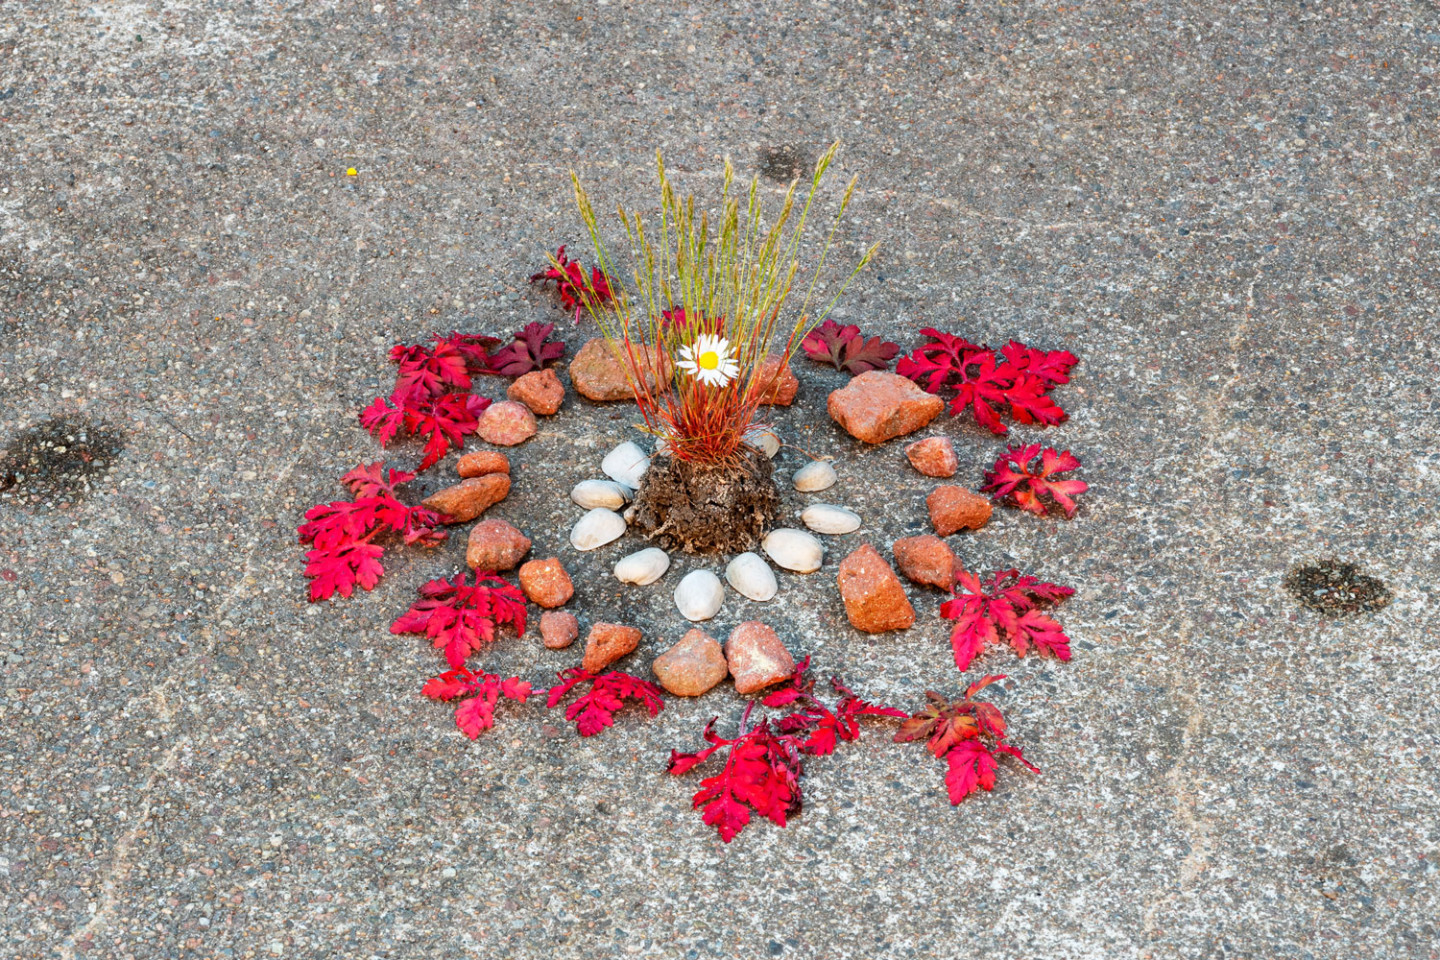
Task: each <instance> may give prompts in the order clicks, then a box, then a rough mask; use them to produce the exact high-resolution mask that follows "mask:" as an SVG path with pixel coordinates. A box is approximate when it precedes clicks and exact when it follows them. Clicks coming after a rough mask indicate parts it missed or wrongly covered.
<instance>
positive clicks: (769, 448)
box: [745, 427, 780, 460]
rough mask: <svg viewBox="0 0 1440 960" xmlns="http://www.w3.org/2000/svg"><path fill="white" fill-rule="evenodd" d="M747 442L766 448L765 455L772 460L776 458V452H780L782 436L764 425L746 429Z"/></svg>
mask: <svg viewBox="0 0 1440 960" xmlns="http://www.w3.org/2000/svg"><path fill="white" fill-rule="evenodd" d="M745 442H746V443H748V444H750V446H752V447H758V448H760V449H761V450H764V451H765V456H766V457H767V458H768V459H771V460H774V459H775V454H777V453H779V452H780V438H779V437H777V436H776V435H775V431H774V430H770V429H767V428H764V427H752V428H751V429H750V430H748V431H746V433H745Z"/></svg>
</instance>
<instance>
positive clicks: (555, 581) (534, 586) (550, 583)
mask: <svg viewBox="0 0 1440 960" xmlns="http://www.w3.org/2000/svg"><path fill="white" fill-rule="evenodd" d="M519 577H520V589H521V590H524V591H525V596H527V597H529V598H530V602H531V603H533V604H535V605H536V606H540V607H558V606H562V605H563V604H564V603H565V601H567V600H569V599H570V598H571V597H573V596H575V585H574V584H573V583H571V582H570V574H568V573H566V572H565V568H564V567H563V566H561V565H560V559H559V558H558V557H551V558H550V559H549V560H529V561H526V562H525V563H523V564H521V565H520V573H519Z"/></svg>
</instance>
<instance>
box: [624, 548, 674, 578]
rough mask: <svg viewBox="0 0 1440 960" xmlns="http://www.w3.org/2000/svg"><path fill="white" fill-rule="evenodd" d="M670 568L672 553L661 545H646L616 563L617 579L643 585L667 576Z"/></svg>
mask: <svg viewBox="0 0 1440 960" xmlns="http://www.w3.org/2000/svg"><path fill="white" fill-rule="evenodd" d="M669 569H670V554H668V553H666V552H665V551H664V550H661V549H660V548H659V547H646V548H645V549H644V550H637V551H636V552H634V553H632V554H630V555H629V556H626V557H621V558H620V561H619V562H618V563H616V564H615V579H617V580H619V581H620V582H621V583H633V584H635V585H637V586H641V587H643V586H645V584H647V583H654V582H655V581H656V580H659V579H660V578H661V577H663V576H665V571H666V570H669Z"/></svg>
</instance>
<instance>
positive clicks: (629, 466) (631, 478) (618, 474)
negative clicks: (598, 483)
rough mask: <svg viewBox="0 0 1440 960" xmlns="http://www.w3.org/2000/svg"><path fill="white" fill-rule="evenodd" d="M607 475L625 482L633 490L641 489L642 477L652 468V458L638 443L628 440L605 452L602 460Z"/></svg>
mask: <svg viewBox="0 0 1440 960" xmlns="http://www.w3.org/2000/svg"><path fill="white" fill-rule="evenodd" d="M600 469H601V470H603V471H605V476H607V477H609V478H610V479H611V480H614V481H615V482H616V483H623V484H625V486H627V487H629V488H630V489H632V490H639V489H640V478H641V477H643V476H645V471H646V470H648V469H650V458H649V457H647V456H645V451H644V450H641V449H640V448H639V447H638V446H637V445H635V444H633V443H631V442H630V441H629V440H626V441H625V442H624V443H622V444H620V446H618V447H616V448H615V449H614V450H611V451H610V452H609V453H607V454H605V459H604V460H601V461H600Z"/></svg>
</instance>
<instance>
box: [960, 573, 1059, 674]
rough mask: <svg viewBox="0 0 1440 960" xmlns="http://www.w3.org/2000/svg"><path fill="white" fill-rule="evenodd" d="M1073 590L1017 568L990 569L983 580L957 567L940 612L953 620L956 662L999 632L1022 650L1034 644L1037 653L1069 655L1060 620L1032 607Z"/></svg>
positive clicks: (963, 662)
mask: <svg viewBox="0 0 1440 960" xmlns="http://www.w3.org/2000/svg"><path fill="white" fill-rule="evenodd" d="M1074 592H1075V591H1074V590H1073V589H1072V588H1070V587H1062V586H1060V585H1058V584H1054V583H1045V582H1043V581H1040V580H1037V579H1036V578H1035V577H1032V576H1029V575H1026V576H1021V575H1020V571H1018V570H1001V571H997V572H995V573H994V574H993V575H992V576H991V579H990V581H989V582H988V583H983V584H982V583H981V581H980V579H979V578H978V577H976V576H975V575H974V574H972V573H968V572H966V571H964V570H961V571H960V572H959V573H957V574H956V575H955V590H954V593H955V596H954V599H951V600H947V601H945V602H944V603H943V604H941V605H940V615H941V616H943V617H946V618H947V619H950V620H954V621H955V627H954V629H953V630H952V631H951V634H950V645H951V647H952V648H953V650H954V653H955V666H957V667H959V668H960V669H961V670H962V671H964V670H967V669H969V667H970V661H971V660H973V659H974V658H975V656H976V655H977V654H979V653H980V652H981V650H983V649H984V648H985V647H987V646H989V645H991V644H994V643H998V642H1000V640H1001V639H1002V638H1003V639H1005V640H1006V641H1008V642H1009V643H1010V645H1011V646H1012V647H1013V648H1014V649H1015V652H1016V653H1017V654H1019V655H1020V656H1022V657H1023V656H1024V655H1025V654H1026V653H1027V652H1029V650H1030V649H1031V647H1032V646H1033V647H1034V648H1035V649H1036V650H1037V651H1038V652H1039V653H1040V655H1041V656H1053V657H1057V658H1059V659H1060V660H1069V659H1070V638H1069V637H1067V636H1065V633H1064V631H1063V630H1062V629H1061V627H1060V624H1058V623H1056V622H1055V621H1054V620H1052V619H1050V618H1049V617H1048V616H1046V615H1045V614H1043V613H1040V612H1039V611H1037V610H1036V609H1035V608H1036V607H1037V606H1041V605H1045V604H1051V603H1057V602H1059V601H1060V600H1063V599H1065V598H1066V597H1068V596H1070V595H1071V594H1072V593H1074Z"/></svg>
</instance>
